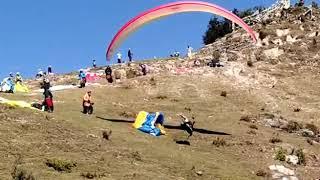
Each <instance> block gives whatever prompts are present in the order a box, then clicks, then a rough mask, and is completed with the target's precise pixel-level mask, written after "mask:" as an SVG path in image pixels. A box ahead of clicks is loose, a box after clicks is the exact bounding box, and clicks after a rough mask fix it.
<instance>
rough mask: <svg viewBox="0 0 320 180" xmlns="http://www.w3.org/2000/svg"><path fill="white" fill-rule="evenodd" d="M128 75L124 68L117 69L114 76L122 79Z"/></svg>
mask: <svg viewBox="0 0 320 180" xmlns="http://www.w3.org/2000/svg"><path fill="white" fill-rule="evenodd" d="M124 77H126V71H125V70H123V69H117V70H115V71H114V78H115V79H121V78H124Z"/></svg>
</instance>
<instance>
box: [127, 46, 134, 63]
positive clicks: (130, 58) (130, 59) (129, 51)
mask: <svg viewBox="0 0 320 180" xmlns="http://www.w3.org/2000/svg"><path fill="white" fill-rule="evenodd" d="M132 55H133V53H132V52H131V49H130V48H129V50H128V58H129V62H132Z"/></svg>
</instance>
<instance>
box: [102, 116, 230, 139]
mask: <svg viewBox="0 0 320 180" xmlns="http://www.w3.org/2000/svg"><path fill="white" fill-rule="evenodd" d="M96 118H98V119H101V120H104V121H109V122H116V123H134V120H133V119H127V120H126V119H111V118H103V117H99V116H97V117H96ZM164 128H166V129H173V130H182V131H184V129H183V128H182V127H181V126H180V125H179V126H174V125H164ZM193 131H194V132H197V133H200V134H213V135H221V136H230V135H231V134H228V133H225V132H218V131H211V130H207V129H200V128H193Z"/></svg>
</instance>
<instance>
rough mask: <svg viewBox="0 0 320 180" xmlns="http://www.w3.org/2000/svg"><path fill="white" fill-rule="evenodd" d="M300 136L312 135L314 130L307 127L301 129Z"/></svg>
mask: <svg viewBox="0 0 320 180" xmlns="http://www.w3.org/2000/svg"><path fill="white" fill-rule="evenodd" d="M301 131H302V136H304V137H314V135H315V134H314V132H313V131H311V130H309V129H302V130H301Z"/></svg>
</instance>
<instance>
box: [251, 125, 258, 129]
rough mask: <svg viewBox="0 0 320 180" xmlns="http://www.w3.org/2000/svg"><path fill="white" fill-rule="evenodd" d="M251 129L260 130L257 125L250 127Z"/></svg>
mask: <svg viewBox="0 0 320 180" xmlns="http://www.w3.org/2000/svg"><path fill="white" fill-rule="evenodd" d="M249 128H251V129H256V130H258V126H257V125H255V124H251V125H250V126H249Z"/></svg>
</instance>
